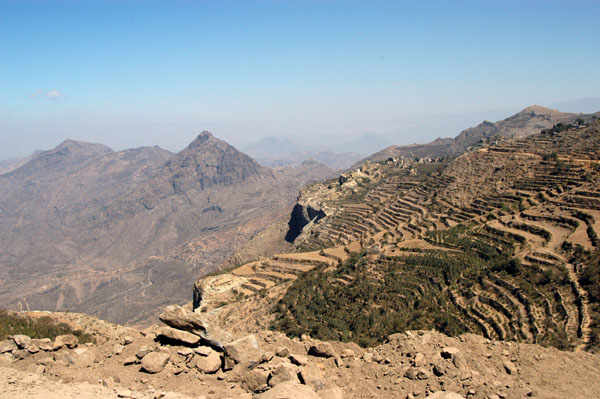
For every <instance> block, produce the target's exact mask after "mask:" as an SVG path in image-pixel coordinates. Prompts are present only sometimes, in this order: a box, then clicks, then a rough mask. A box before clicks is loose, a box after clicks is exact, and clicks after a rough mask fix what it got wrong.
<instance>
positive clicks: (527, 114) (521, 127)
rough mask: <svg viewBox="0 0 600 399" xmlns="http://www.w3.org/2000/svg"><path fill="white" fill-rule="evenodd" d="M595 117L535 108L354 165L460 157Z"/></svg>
mask: <svg viewBox="0 0 600 399" xmlns="http://www.w3.org/2000/svg"><path fill="white" fill-rule="evenodd" d="M593 115H596V116H597V117H598V116H600V113H596V114H587V115H584V114H571V113H563V112H559V111H557V110H553V109H548V108H544V107H541V106H539V105H532V106H529V107H527V108H525V109H524V110H522V111H521V112H519V113H517V114H515V115H513V116H511V117H509V118H506V119H504V120H501V121H498V122H495V123H493V122H489V121H484V122H482V123H481V124H479V125H477V126H475V127H472V128H468V129H465V130H463V131H462V132H460V134H459V135H458V136H456V137H455V138H454V139H451V138H445V139H441V138H439V139H437V140H434V141H432V142H431V143H427V144H413V145H405V146H390V147H387V148H385V149H384V150H382V151H380V152H376V153H375V154H372V155H370V156H369V157H367V158H365V159H364V160H362V161H360V162H358V163H357V164H356V165H355V166H357V167H359V166H360V165H361V164H362V163H364V161H372V162H381V161H384V160H386V159H388V158H390V157H397V158H400V157H406V158H415V157H418V158H437V157H445V156H452V155H458V154H461V153H463V152H464V151H466V150H467V149H468V148H469V147H471V146H474V145H480V144H481V143H483V142H486V141H488V140H490V139H492V138H495V139H503V138H504V139H506V138H515V139H518V138H523V137H527V136H530V135H532V134H536V133H539V132H541V131H542V130H543V129H548V128H551V127H552V126H554V125H556V124H558V123H565V124H568V123H573V122H575V120H576V119H581V120H583V121H588V122H589V121H590V120H591V119H592V116H593Z"/></svg>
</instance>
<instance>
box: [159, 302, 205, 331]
mask: <svg viewBox="0 0 600 399" xmlns="http://www.w3.org/2000/svg"><path fill="white" fill-rule="evenodd" d="M158 318H159V319H160V321H162V322H163V323H165V324H166V325H168V326H169V327H173V328H176V329H178V330H184V331H187V332H191V333H194V334H197V335H199V334H201V333H203V332H205V331H206V330H207V326H206V323H205V322H204V320H202V319H201V318H200V316H199V315H198V314H196V313H194V312H192V311H189V310H187V309H185V308H183V307H181V306H178V305H170V306H167V307H166V308H165V310H164V311H163V312H162V313H161V314H160V316H158Z"/></svg>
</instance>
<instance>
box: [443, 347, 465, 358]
mask: <svg viewBox="0 0 600 399" xmlns="http://www.w3.org/2000/svg"><path fill="white" fill-rule="evenodd" d="M459 352H460V351H459V350H458V348H454V347H452V346H445V347H443V348H442V352H441V355H442V357H443V358H444V359H454V357H455V356H456V355H457V354H458V353H459Z"/></svg>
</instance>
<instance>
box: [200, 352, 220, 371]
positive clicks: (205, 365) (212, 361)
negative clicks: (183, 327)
mask: <svg viewBox="0 0 600 399" xmlns="http://www.w3.org/2000/svg"><path fill="white" fill-rule="evenodd" d="M195 358H196V368H197V369H198V370H199V371H201V372H203V373H205V374H213V373H216V372H217V371H219V369H220V368H221V364H222V361H221V355H220V354H219V352H216V351H214V350H213V351H211V353H210V354H208V356H196V357H195Z"/></svg>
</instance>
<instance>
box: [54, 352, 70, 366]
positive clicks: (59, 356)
mask: <svg viewBox="0 0 600 399" xmlns="http://www.w3.org/2000/svg"><path fill="white" fill-rule="evenodd" d="M53 357H54V361H55V362H63V363H66V364H75V360H74V359H73V356H71V354H70V353H69V352H65V351H60V352H55V353H54V356H53Z"/></svg>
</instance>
